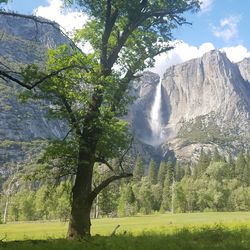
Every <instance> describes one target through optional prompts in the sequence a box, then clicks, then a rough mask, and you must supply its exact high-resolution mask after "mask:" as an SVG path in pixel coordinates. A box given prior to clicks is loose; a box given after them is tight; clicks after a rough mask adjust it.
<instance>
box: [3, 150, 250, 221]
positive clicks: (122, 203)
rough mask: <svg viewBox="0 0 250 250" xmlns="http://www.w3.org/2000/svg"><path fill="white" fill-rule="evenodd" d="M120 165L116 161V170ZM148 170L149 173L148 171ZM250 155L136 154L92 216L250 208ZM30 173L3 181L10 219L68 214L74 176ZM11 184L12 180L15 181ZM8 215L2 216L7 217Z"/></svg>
mask: <svg viewBox="0 0 250 250" xmlns="http://www.w3.org/2000/svg"><path fill="white" fill-rule="evenodd" d="M117 164H118V163H117V161H116V160H115V159H114V160H113V161H112V165H113V168H116V167H118V166H116V165H117ZM146 170H147V171H146ZM94 173H95V178H94V179H95V180H96V182H98V180H99V181H100V180H101V179H103V178H106V177H108V171H107V169H106V167H105V166H104V165H97V164H96V165H95V172H94ZM249 175H250V155H249V154H244V153H243V152H240V153H239V154H238V156H237V158H236V159H235V160H234V159H233V158H231V157H229V158H228V159H227V160H226V159H225V157H223V156H222V155H220V154H219V152H218V150H217V148H215V149H214V151H213V152H210V151H209V152H204V151H203V150H202V151H201V153H200V156H199V158H198V161H197V163H195V164H192V165H190V164H184V163H181V162H179V161H177V162H175V163H173V162H171V161H170V160H169V161H162V162H161V163H160V165H159V166H157V164H156V162H155V161H154V160H151V161H150V163H149V166H147V165H145V163H144V160H143V159H142V157H141V156H139V155H138V156H137V158H136V161H135V165H134V168H133V177H132V178H131V179H130V180H119V181H116V182H114V183H112V184H111V185H109V186H108V187H106V188H105V189H104V190H103V191H102V192H101V193H100V194H99V195H98V196H97V199H96V200H95V202H94V204H93V207H92V211H91V217H92V218H101V217H124V216H133V215H137V214H152V213H158V212H159V213H165V212H172V213H187V212H198V211H199V212H212V211H249V210H250V176H249ZM27 177H28V175H25V174H24V175H23V176H22V178H20V179H18V180H16V181H15V182H13V176H10V177H9V179H8V180H7V181H6V182H4V183H2V186H3V190H4V191H3V193H2V197H1V211H5V209H4V208H5V206H6V202H7V199H8V202H9V204H8V211H7V212H8V213H7V214H8V215H6V216H7V217H6V218H5V220H8V221H25V220H26V221H31V220H32V221H33V220H52V219H60V220H62V221H66V220H68V219H69V215H70V202H71V189H72V180H70V179H65V180H63V181H60V182H59V183H55V182H53V183H51V182H50V181H49V180H46V181H34V180H31V181H27ZM11 182H12V183H11ZM3 217H4V214H2V216H1V219H2V220H1V221H3Z"/></svg>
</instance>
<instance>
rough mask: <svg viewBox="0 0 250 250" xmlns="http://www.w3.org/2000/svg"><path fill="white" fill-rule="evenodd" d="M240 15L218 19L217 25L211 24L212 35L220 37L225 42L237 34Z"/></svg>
mask: <svg viewBox="0 0 250 250" xmlns="http://www.w3.org/2000/svg"><path fill="white" fill-rule="evenodd" d="M239 21H240V16H230V17H228V18H224V19H221V20H220V25H219V26H212V32H213V34H214V36H216V37H219V38H222V39H223V40H224V41H225V42H228V41H229V40H231V39H233V38H235V37H237V36H238V23H239Z"/></svg>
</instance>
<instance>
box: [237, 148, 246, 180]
mask: <svg viewBox="0 0 250 250" xmlns="http://www.w3.org/2000/svg"><path fill="white" fill-rule="evenodd" d="M245 167H246V159H245V156H244V154H243V152H242V151H241V152H240V153H239V154H238V156H237V160H236V162H235V176H236V178H237V179H239V180H240V181H242V180H243V179H244V177H243V175H244V169H245Z"/></svg>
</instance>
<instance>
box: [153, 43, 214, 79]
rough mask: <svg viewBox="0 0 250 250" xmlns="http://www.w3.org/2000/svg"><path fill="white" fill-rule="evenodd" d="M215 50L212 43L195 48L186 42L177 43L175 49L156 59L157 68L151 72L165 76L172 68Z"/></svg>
mask: <svg viewBox="0 0 250 250" xmlns="http://www.w3.org/2000/svg"><path fill="white" fill-rule="evenodd" d="M213 49H215V48H214V45H213V44H212V43H203V44H202V45H201V46H200V47H195V46H191V45H189V44H187V43H184V42H177V45H176V46H175V48H174V49H172V50H170V51H169V52H166V53H163V54H161V55H159V56H157V57H156V58H155V59H156V62H155V67H154V68H153V69H150V70H151V71H153V72H155V73H157V74H159V75H163V74H164V72H165V71H166V69H167V68H169V67H170V66H172V65H176V64H179V63H182V62H185V61H188V60H190V59H193V58H197V57H201V56H202V55H203V54H204V53H206V52H208V51H210V50H213Z"/></svg>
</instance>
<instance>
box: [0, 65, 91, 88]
mask: <svg viewBox="0 0 250 250" xmlns="http://www.w3.org/2000/svg"><path fill="white" fill-rule="evenodd" d="M73 68H79V69H85V70H86V68H85V67H82V66H79V65H69V66H66V67H63V68H61V69H58V70H56V71H53V72H51V73H50V74H48V75H45V76H43V77H41V78H40V79H39V80H37V81H35V82H34V83H33V84H27V83H25V82H23V81H21V80H19V79H18V78H17V77H14V76H12V75H11V74H9V73H7V71H6V70H0V75H1V76H3V77H5V78H7V79H9V80H11V81H13V82H15V83H18V84H19V85H21V86H22V87H24V88H26V89H28V90H32V89H34V88H35V87H36V86H38V85H39V84H40V83H43V82H44V81H46V80H48V79H50V78H52V77H54V76H57V75H58V74H59V73H61V72H63V71H65V70H68V69H73ZM12 73H14V74H20V75H21V74H22V73H21V72H12Z"/></svg>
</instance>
